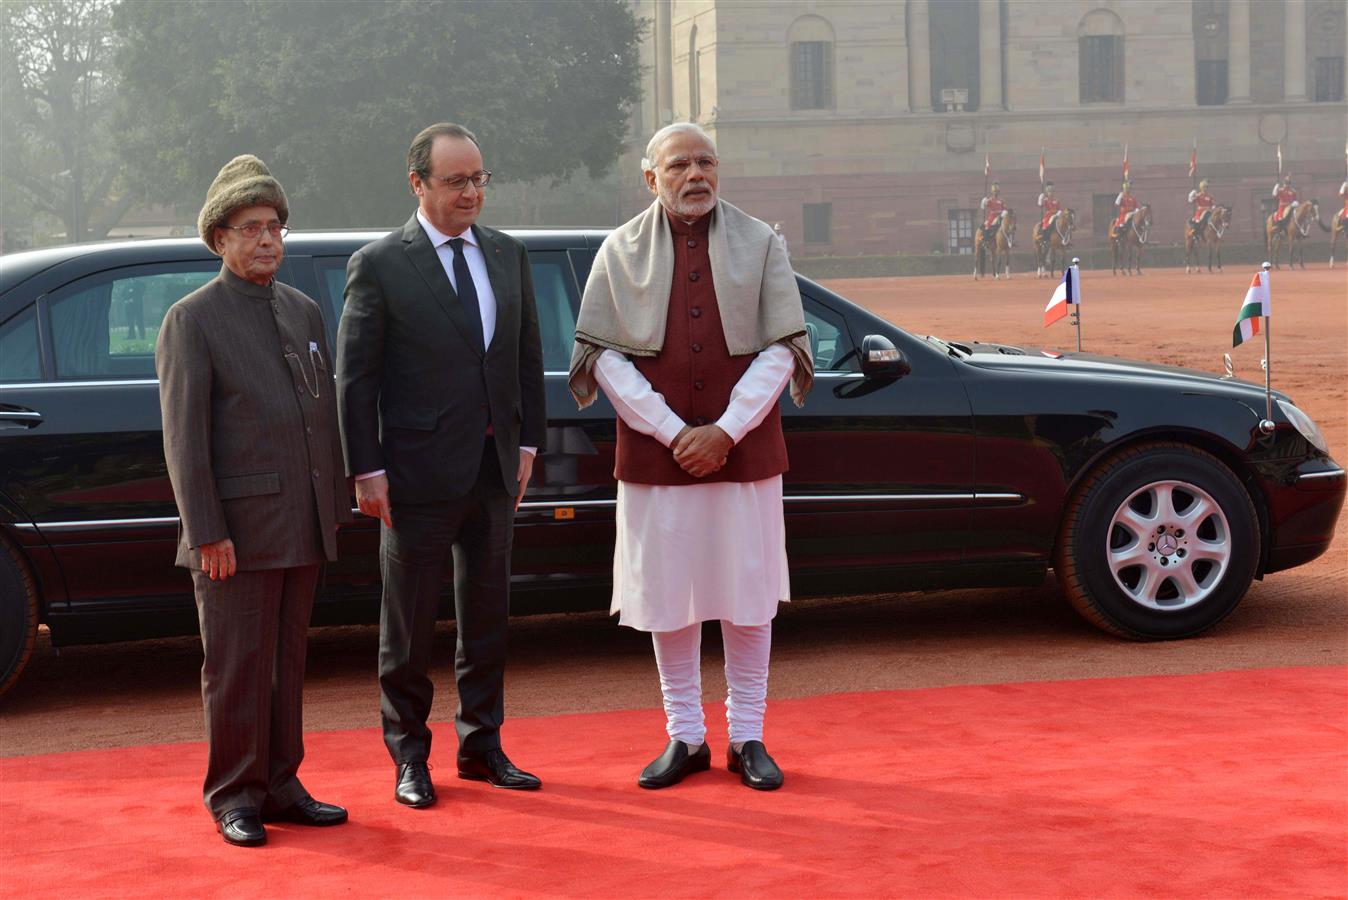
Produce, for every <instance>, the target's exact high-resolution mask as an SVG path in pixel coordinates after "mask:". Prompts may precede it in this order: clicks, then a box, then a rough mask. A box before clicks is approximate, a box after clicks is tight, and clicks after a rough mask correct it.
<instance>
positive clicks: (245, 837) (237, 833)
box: [215, 807, 267, 847]
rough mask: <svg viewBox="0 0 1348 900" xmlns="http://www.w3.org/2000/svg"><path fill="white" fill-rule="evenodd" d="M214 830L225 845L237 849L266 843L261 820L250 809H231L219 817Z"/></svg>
mask: <svg viewBox="0 0 1348 900" xmlns="http://www.w3.org/2000/svg"><path fill="white" fill-rule="evenodd" d="M215 828H216V830H217V831H219V832H220V836H221V837H223V838H224V839H225V843H227V844H234V845H235V846H237V847H261V846H262V845H263V844H265V843H267V829H265V828H263V827H262V819H261V818H260V817H259V816H258V814H257V810H255V809H253V808H252V807H244V808H242V809H231V810H230V811H229V812H227V813H225V814H224V815H223V816H221V817H220V821H218V822H216V823H215Z"/></svg>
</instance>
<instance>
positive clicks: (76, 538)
mask: <svg viewBox="0 0 1348 900" xmlns="http://www.w3.org/2000/svg"><path fill="white" fill-rule="evenodd" d="M80 269H81V267H80V266H79V265H77V264H74V263H72V264H68V265H66V266H65V267H64V269H63V270H60V267H58V270H60V271H64V272H65V274H64V275H60V271H58V272H56V273H51V274H50V275H48V274H47V273H44V277H48V280H49V281H50V282H51V283H50V284H49V285H48V286H47V287H45V288H44V289H43V290H42V294H41V296H40V297H39V298H38V299H37V300H36V301H35V303H34V304H33V305H32V306H31V307H30V308H31V315H32V319H31V321H32V322H33V324H34V326H36V328H37V329H38V331H39V333H40V334H41V343H40V347H41V351H42V353H41V355H42V357H43V360H42V363H41V365H40V366H39V367H38V370H37V371H38V372H39V374H40V377H36V378H34V377H31V376H32V375H33V371H34V370H33V366H32V365H31V363H27V362H24V361H22V360H21V361H20V365H19V366H18V368H20V369H23V370H24V372H26V374H27V375H28V376H30V377H28V378H26V379H25V380H15V379H14V378H12V377H11V376H10V374H9V369H10V366H11V365H12V361H11V360H8V359H7V360H6V362H5V364H4V366H3V368H4V369H5V370H6V375H5V378H4V380H5V383H4V384H3V385H0V403H3V404H4V407H5V409H7V410H10V411H14V410H26V411H30V412H31V413H32V414H33V415H35V416H36V417H38V419H37V421H38V423H39V424H37V425H36V426H35V427H30V428H26V429H24V430H22V431H14V430H9V431H7V432H6V433H5V434H4V435H3V440H0V469H4V470H5V471H6V472H7V473H8V478H7V481H6V483H7V484H8V485H10V490H11V491H14V492H17V494H18V496H16V497H15V498H14V499H15V500H16V501H17V503H18V504H19V505H20V506H22V507H23V508H24V509H25V511H26V513H27V514H28V516H29V517H30V521H29V522H26V523H22V524H21V525H20V526H19V527H20V528H21V529H23V530H31V531H35V532H36V533H38V534H39V535H41V537H43V538H44V539H45V541H46V543H47V544H48V545H49V546H50V547H51V549H52V552H53V553H54V555H55V558H56V560H57V562H58V564H59V568H60V572H61V575H62V580H63V583H64V595H65V600H64V602H58V603H56V604H53V606H52V609H53V611H54V612H56V613H58V614H59V613H61V612H80V611H86V610H88V609H91V608H93V607H94V606H97V605H108V604H110V605H114V606H120V607H122V608H131V607H139V608H141V609H146V608H156V607H158V606H161V605H162V606H164V607H165V608H166V609H167V608H173V609H176V610H177V611H178V612H179V613H181V614H183V615H185V616H191V614H192V612H193V607H192V605H191V592H192V584H191V580H190V578H189V577H188V576H187V574H186V573H185V572H184V571H183V570H181V569H177V568H175V567H174V565H173V560H174V553H175V548H176V544H177V534H178V517H177V509H176V507H175V506H174V500H173V491H172V488H171V486H170V484H169V480H168V475H167V472H166V469H165V465H164V453H163V438H162V433H161V426H160V415H159V386H158V381H157V379H156V377H155V368H154V347H155V340H156V338H157V336H158V332H159V325H160V322H161V321H162V320H163V317H164V313H165V312H166V311H167V309H168V307H169V306H171V305H172V304H173V303H174V302H176V301H177V300H178V299H180V298H181V297H182V296H184V295H185V294H187V293H189V292H191V291H192V290H195V289H196V288H197V287H199V286H201V285H202V284H205V283H206V282H207V281H209V280H210V279H212V278H214V277H215V276H216V275H217V274H218V273H219V270H220V263H219V260H218V259H215V258H213V257H207V256H206V255H205V252H204V249H203V252H202V258H200V259H188V260H178V261H161V262H154V263H146V264H143V265H135V264H131V265H122V266H118V267H116V268H110V269H105V270H102V271H96V272H83V271H81V270H80ZM58 275H59V276H60V277H58ZM23 315H24V316H27V315H28V313H24V314H23ZM20 374H22V373H20ZM48 596H51V593H50V591H49V592H48ZM164 624H165V626H166V630H174V628H170V627H168V625H169V623H168V622H165V623H164ZM182 626H183V623H182V622H178V623H176V626H175V627H176V629H177V630H181V628H182ZM137 636H144V635H143V634H139V635H137Z"/></svg>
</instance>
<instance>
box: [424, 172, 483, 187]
mask: <svg viewBox="0 0 1348 900" xmlns="http://www.w3.org/2000/svg"><path fill="white" fill-rule="evenodd" d="M425 177H426V179H427V180H428V181H438V182H440V183H441V184H443V185H444V186H445V187H447V188H449V189H450V190H451V191H461V190H463V189H464V188H466V187H468V183H469V182H470V181H471V182H472V183H473V187H478V188H484V187H486V186H487V182H489V181H491V173H490V172H488V171H487V170H486V169H483V170H482V171H481V172H475V173H473V174H472V175H427V176H425Z"/></svg>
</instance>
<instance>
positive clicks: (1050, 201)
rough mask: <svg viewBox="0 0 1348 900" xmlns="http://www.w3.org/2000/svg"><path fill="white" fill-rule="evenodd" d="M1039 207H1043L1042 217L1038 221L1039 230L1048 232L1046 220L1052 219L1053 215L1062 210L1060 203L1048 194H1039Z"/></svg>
mask: <svg viewBox="0 0 1348 900" xmlns="http://www.w3.org/2000/svg"><path fill="white" fill-rule="evenodd" d="M1039 205H1040V206H1041V207H1043V210H1044V215H1043V216H1041V217H1040V219H1039V230H1040V231H1047V230H1048V220H1049V219H1051V218H1053V214H1054V213H1056V212H1057V211H1058V210H1060V209H1062V201H1060V200H1059V199H1058V198H1057V197H1050V196H1049V195H1048V194H1041V195H1040V197H1039Z"/></svg>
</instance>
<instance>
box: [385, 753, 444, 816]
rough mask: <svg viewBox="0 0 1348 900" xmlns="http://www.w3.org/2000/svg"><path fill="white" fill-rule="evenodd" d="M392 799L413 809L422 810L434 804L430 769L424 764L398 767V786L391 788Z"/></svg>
mask: <svg viewBox="0 0 1348 900" xmlns="http://www.w3.org/2000/svg"><path fill="white" fill-rule="evenodd" d="M393 798H394V799H395V800H397V801H398V802H399V803H401V804H403V805H404V806H410V807H412V808H413V809H424V808H426V807H427V806H430V805H432V804H433V803H435V785H433V784H431V767H430V766H428V765H426V764H425V763H424V762H410V763H403V764H402V765H401V766H399V767H398V784H397V785H396V786H395V787H394V788H393Z"/></svg>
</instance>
